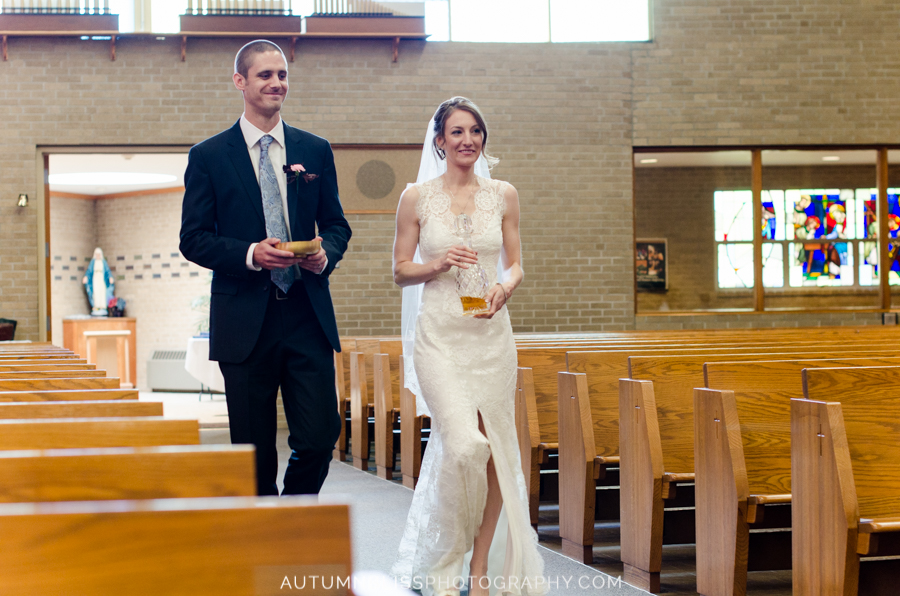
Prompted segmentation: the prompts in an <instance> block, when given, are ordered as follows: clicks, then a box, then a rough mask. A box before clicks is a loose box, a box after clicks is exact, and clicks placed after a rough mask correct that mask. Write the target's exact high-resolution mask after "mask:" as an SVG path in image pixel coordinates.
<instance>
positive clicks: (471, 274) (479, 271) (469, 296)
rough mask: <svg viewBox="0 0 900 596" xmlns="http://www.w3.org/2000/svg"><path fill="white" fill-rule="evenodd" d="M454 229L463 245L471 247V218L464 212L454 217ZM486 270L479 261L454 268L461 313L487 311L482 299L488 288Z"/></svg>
mask: <svg viewBox="0 0 900 596" xmlns="http://www.w3.org/2000/svg"><path fill="white" fill-rule="evenodd" d="M456 231H457V233H458V234H459V238H460V240H461V241H462V244H463V246H465V247H466V248H468V249H471V250H473V251H474V249H473V248H472V220H471V219H470V218H469V216H468V215H466V214H465V213H461V214H459V215H458V216H457V217H456ZM490 287H491V286H490V284H489V283H488V277H487V272H485V270H484V267H482V266H481V264H480V263H474V264H471V263H470V264H469V267H468V268H467V269H463V268H462V267H457V268H456V291H457V293H458V294H459V299H460V301H461V302H462V307H463V315H477V314H481V313H486V312H489V310H490V309H488V305H487V301H486V300H485V299H484V297H485V296H487V293H488V290H489V289H490Z"/></svg>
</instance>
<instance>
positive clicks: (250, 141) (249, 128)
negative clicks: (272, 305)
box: [241, 114, 291, 271]
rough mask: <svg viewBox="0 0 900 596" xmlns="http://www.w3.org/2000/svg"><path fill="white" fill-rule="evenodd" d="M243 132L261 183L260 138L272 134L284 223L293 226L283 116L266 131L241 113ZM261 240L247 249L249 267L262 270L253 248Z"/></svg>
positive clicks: (271, 155)
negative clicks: (251, 122)
mask: <svg viewBox="0 0 900 596" xmlns="http://www.w3.org/2000/svg"><path fill="white" fill-rule="evenodd" d="M241 132H242V133H243V134H244V142H245V143H247V151H248V152H249V153H250V163H252V164H253V173H254V174H256V182H257V184H258V183H259V154H260V151H261V149H260V147H259V140H260V139H261V138H263V137H264V136H265V135H270V136H271V137H272V138H273V139H275V140H274V141H272V143H271V144H270V145H269V161H270V162H271V163H272V167H273V168H274V169H275V178H276V179H277V180H278V190H279V191H280V192H281V207H282V209H283V210H284V223H285V225H286V226H287V229H290V228H291V220H290V216H289V215H288V205H287V175H286V174H284V172H283V171H282V170H283V168H284V165H285V163H286V162H287V151H286V150H285V148H284V125H282V123H281V116H279V117H278V124H276V125H275V128H273V129H272V130H270V131H269V132H264V131H262V130H260V129H258V128H256V127H255V126H253V125H252V124H250V121H249V120H247V117H246V116H245V115H244V114H241ZM280 240H281V241H282V242H287V241H288V239H287V238H281V239H280ZM257 244H259V242H254V243H253V244H251V245H250V249H249V250H248V251H247V269H251V270H253V271H261V270H262V267H257V266H256V265H254V264H253V250H254V249H255V248H256V245H257Z"/></svg>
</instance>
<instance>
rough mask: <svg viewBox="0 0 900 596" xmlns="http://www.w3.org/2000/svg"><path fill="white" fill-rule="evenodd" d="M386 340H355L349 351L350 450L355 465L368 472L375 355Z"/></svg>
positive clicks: (372, 414)
mask: <svg viewBox="0 0 900 596" xmlns="http://www.w3.org/2000/svg"><path fill="white" fill-rule="evenodd" d="M384 339H385V338H379V337H374V338H369V337H367V338H362V337H357V338H356V351H354V352H350V436H349V441H350V447H351V455H352V456H353V466H354V467H355V468H357V469H359V470H368V469H369V456H370V454H371V442H372V438H373V435H374V424H375V421H374V416H375V402H374V399H373V394H372V391H371V389H370V388H371V387H373V386H374V379H375V377H374V365H373V364H368V363H373V361H374V358H375V354H377V353H378V350H379V349H380V346H381V342H382V340H384Z"/></svg>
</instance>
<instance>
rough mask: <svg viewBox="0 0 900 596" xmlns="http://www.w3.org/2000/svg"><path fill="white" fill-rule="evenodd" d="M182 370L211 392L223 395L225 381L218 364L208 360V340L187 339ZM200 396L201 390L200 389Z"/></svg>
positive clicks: (200, 338)
mask: <svg viewBox="0 0 900 596" xmlns="http://www.w3.org/2000/svg"><path fill="white" fill-rule="evenodd" d="M184 369H185V370H186V371H188V373H189V374H190V375H191V376H192V377H194V378H195V379H197V380H198V381H200V384H201V385H202V386H205V387H207V388H209V389H212V390H213V391H219V392H221V393H225V379H224V378H223V377H222V371H221V370H219V363H218V362H214V361H212V360H210V359H209V338H208V337H192V338H190V339H188V345H187V355H186V356H185V359H184ZM201 394H202V389H201Z"/></svg>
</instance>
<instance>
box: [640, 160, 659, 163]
mask: <svg viewBox="0 0 900 596" xmlns="http://www.w3.org/2000/svg"><path fill="white" fill-rule="evenodd" d="M658 161H659V160H658V159H642V160H641V163H656V162H658Z"/></svg>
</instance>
